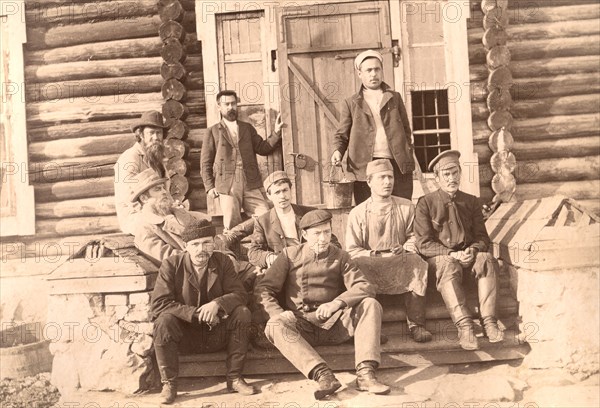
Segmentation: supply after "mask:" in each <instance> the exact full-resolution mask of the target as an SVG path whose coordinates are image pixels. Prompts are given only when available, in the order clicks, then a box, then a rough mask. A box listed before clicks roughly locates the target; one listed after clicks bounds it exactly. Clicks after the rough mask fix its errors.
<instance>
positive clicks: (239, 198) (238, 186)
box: [219, 166, 269, 229]
mask: <svg viewBox="0 0 600 408" xmlns="http://www.w3.org/2000/svg"><path fill="white" fill-rule="evenodd" d="M219 204H220V205H221V211H222V212H223V226H224V227H225V229H231V228H233V227H235V226H236V225H238V224H239V223H241V222H242V215H241V209H242V208H243V209H244V211H245V212H246V214H247V215H248V216H256V217H258V216H259V215H261V214H264V213H266V212H267V211H269V204H267V201H266V200H265V196H264V194H263V193H262V191H261V190H260V189H258V188H255V189H252V190H248V189H247V188H246V176H245V175H244V168H243V167H241V166H236V167H235V173H234V175H233V182H232V184H231V190H229V194H219Z"/></svg>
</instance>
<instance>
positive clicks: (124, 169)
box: [114, 111, 166, 234]
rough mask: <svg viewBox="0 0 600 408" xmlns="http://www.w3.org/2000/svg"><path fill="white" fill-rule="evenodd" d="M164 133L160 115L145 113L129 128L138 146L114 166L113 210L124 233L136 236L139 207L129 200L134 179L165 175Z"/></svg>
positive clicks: (123, 154)
mask: <svg viewBox="0 0 600 408" xmlns="http://www.w3.org/2000/svg"><path fill="white" fill-rule="evenodd" d="M164 129H165V125H164V123H163V117H162V115H161V114H160V113H159V112H157V111H148V112H144V113H143V114H142V116H141V117H140V118H139V119H137V120H136V121H135V122H134V123H133V125H132V126H131V130H132V131H133V133H134V134H135V138H136V140H137V142H136V143H135V144H134V145H133V146H131V147H130V148H129V149H127V150H125V151H124V152H123V153H122V154H121V156H119V159H118V160H117V162H116V164H115V178H114V184H115V186H114V187H115V207H116V210H117V219H118V221H119V226H120V227H121V230H122V231H123V232H125V233H128V234H133V233H134V232H135V226H136V220H137V217H138V215H139V211H140V206H139V204H137V203H132V202H131V201H130V200H129V198H130V196H131V188H132V184H134V183H135V175H136V174H138V173H141V172H142V171H144V170H146V169H152V170H153V171H155V172H156V173H157V174H158V175H159V176H160V177H165V175H166V170H165V166H164V163H163V158H164V145H163V131H164Z"/></svg>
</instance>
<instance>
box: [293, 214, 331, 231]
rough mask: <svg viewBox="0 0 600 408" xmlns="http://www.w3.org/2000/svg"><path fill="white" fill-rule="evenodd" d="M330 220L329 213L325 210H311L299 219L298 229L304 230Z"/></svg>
mask: <svg viewBox="0 0 600 408" xmlns="http://www.w3.org/2000/svg"><path fill="white" fill-rule="evenodd" d="M328 221H331V213H330V212H329V211H325V210H312V211H309V212H307V213H306V214H304V217H302V219H301V220H300V229H302V230H305V229H308V228H311V227H316V226H317V225H321V224H323V223H326V222H328Z"/></svg>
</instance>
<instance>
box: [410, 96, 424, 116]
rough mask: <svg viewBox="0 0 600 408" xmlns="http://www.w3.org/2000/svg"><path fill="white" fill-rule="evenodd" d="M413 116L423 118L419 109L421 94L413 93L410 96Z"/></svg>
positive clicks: (421, 110)
mask: <svg viewBox="0 0 600 408" xmlns="http://www.w3.org/2000/svg"><path fill="white" fill-rule="evenodd" d="M411 102H412V111H413V116H423V109H421V92H413V93H412V94H411Z"/></svg>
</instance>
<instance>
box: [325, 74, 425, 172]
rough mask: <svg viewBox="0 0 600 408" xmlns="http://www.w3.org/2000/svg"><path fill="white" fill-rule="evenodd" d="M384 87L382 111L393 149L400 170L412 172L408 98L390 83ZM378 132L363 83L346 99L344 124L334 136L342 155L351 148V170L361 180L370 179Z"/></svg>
mask: <svg viewBox="0 0 600 408" xmlns="http://www.w3.org/2000/svg"><path fill="white" fill-rule="evenodd" d="M381 88H382V89H383V91H384V95H383V99H382V101H381V106H382V107H381V111H380V115H381V120H382V122H383V126H384V128H385V134H386V136H387V139H388V143H389V146H390V150H391V151H392V155H393V156H394V159H395V160H396V163H397V164H398V167H399V168H400V171H401V172H402V173H403V174H407V173H411V172H412V171H413V170H414V169H415V162H414V158H413V157H414V153H413V149H414V148H413V145H412V140H411V130H410V125H409V121H408V114H407V113H406V108H405V107H404V102H403V101H402V97H401V96H400V94H399V93H398V92H395V91H393V90H391V88H390V87H389V86H388V85H387V84H386V83H382V84H381ZM376 132H377V127H376V125H375V119H374V118H373V114H372V113H371V109H370V108H369V104H368V103H367V101H365V99H364V97H363V88H362V87H361V90H360V91H359V92H358V93H357V94H355V95H354V96H352V97H350V98H348V99H346V100H345V101H344V102H343V103H342V109H341V113H340V124H339V127H338V129H337V131H336V132H335V135H334V137H333V151H336V150H338V151H339V152H340V153H341V154H342V156H343V155H344V153H346V150H347V151H348V171H349V172H351V173H354V175H355V176H356V178H357V180H359V181H365V180H366V179H367V175H366V170H367V163H369V162H370V161H371V160H372V158H373V156H372V154H373V145H374V144H375V133H376Z"/></svg>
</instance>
